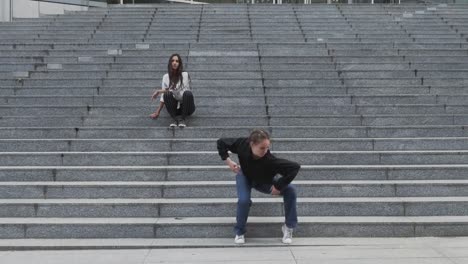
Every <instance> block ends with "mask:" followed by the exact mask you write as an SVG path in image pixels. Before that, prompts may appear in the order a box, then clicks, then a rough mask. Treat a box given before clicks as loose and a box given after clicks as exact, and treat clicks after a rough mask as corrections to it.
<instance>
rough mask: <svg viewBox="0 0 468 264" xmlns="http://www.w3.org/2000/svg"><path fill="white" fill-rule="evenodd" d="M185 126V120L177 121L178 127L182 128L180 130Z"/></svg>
mask: <svg viewBox="0 0 468 264" xmlns="http://www.w3.org/2000/svg"><path fill="white" fill-rule="evenodd" d="M186 126H187V125H186V124H185V120H184V119H182V120H180V121H179V127H182V128H183V127H186Z"/></svg>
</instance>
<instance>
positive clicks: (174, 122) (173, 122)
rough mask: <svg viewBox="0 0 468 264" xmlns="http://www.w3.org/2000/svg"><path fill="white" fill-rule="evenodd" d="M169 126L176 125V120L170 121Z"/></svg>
mask: <svg viewBox="0 0 468 264" xmlns="http://www.w3.org/2000/svg"><path fill="white" fill-rule="evenodd" d="M169 127H177V121H176V120H174V121H172V122H171V124H170V125H169Z"/></svg>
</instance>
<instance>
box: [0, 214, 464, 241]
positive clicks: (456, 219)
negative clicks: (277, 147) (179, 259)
mask: <svg viewBox="0 0 468 264" xmlns="http://www.w3.org/2000/svg"><path fill="white" fill-rule="evenodd" d="M299 221H300V223H301V224H300V226H299V227H298V229H297V230H296V232H295V236H297V237H351V236H353V237H415V236H417V237H419V236H466V235H468V228H467V226H468V225H467V222H468V219H467V217H466V216H419V217H418V216H410V217H408V216H400V217H393V216H392V217H300V218H299ZM283 222H284V218H283V217H249V236H251V237H281V230H280V227H281V225H282V223H283ZM234 223H235V219H234V218H233V217H221V218H206V217H203V218H190V217H189V218H182V219H179V218H29V219H28V218H2V219H1V221H0V224H1V225H2V226H3V230H4V232H2V238H187V237H192V238H203V237H205V238H206V237H209V238H214V237H232V236H233V231H232V230H233V226H234Z"/></svg>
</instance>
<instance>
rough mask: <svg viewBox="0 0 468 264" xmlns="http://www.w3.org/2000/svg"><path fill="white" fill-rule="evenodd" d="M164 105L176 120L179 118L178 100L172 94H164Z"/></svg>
mask: <svg viewBox="0 0 468 264" xmlns="http://www.w3.org/2000/svg"><path fill="white" fill-rule="evenodd" d="M164 104H165V105H166V109H167V112H168V113H169V115H170V116H171V117H172V118H173V119H174V120H175V119H176V116H177V100H176V99H175V98H174V96H172V92H167V93H165V94H164Z"/></svg>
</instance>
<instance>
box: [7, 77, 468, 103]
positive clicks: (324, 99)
mask: <svg viewBox="0 0 468 264" xmlns="http://www.w3.org/2000/svg"><path fill="white" fill-rule="evenodd" d="M467 80H468V79H467ZM154 87H155V86H152V87H148V90H147V95H146V96H142V95H133V96H128V95H126V96H118V95H117V96H109V95H99V96H41V95H37V96H0V103H1V104H2V105H4V106H6V105H10V106H23V105H49V104H54V105H63V104H70V105H83V106H88V105H90V106H91V105H107V106H134V105H151V94H152V92H153V91H154V89H155V88H154ZM252 87H255V86H252ZM106 88H107V87H103V88H100V89H99V91H101V90H103V91H105V90H106ZM196 92H197V91H196V88H193V93H195V95H194V97H195V103H196V104H197V105H198V104H201V105H213V106H217V105H260V104H265V101H266V102H267V103H268V104H273V105H281V104H290V103H291V102H294V103H295V104H296V105H301V104H302V105H305V104H312V105H320V106H354V105H364V106H367V105H375V104H379V105H387V106H397V105H400V104H414V105H418V104H434V105H439V104H440V105H441V106H443V105H447V106H451V105H454V106H455V105H464V104H465V103H466V102H467V98H468V95H465V94H460V95H434V94H430V95H429V94H426V95H424V94H419V95H416V94H401V95H399V94H393V95H392V94H387V95H302V94H299V95H283V96H279V95H278V96H275V95H270V96H266V97H265V96H262V95H253V96H249V97H245V96H242V95H231V96H224V97H220V96H212V95H200V96H197V94H196Z"/></svg>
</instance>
